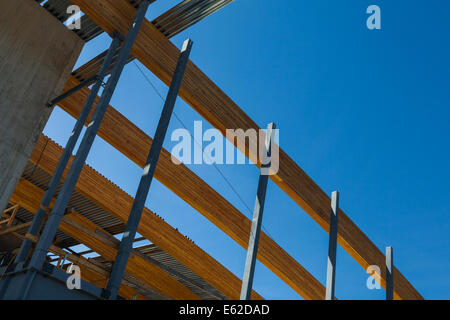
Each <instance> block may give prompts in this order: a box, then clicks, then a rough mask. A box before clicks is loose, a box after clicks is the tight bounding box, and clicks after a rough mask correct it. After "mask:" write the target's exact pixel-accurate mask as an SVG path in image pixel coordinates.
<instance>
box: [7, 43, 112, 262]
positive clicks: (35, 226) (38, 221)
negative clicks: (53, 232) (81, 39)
mask: <svg viewBox="0 0 450 320" xmlns="http://www.w3.org/2000/svg"><path fill="white" fill-rule="evenodd" d="M119 46H120V39H119V37H118V36H115V37H114V38H113V40H112V42H111V45H110V48H109V49H108V53H107V54H106V58H105V61H104V62H103V65H102V67H101V69H100V71H99V73H98V75H96V76H95V78H96V80H95V84H94V85H93V86H92V89H91V92H90V93H89V95H88V97H87V100H86V103H85V104H84V107H83V110H82V111H81V113H80V116H79V117H78V119H77V122H76V123H75V126H74V128H73V131H72V133H71V135H70V137H69V140H68V141H67V144H66V147H65V148H64V152H63V153H62V155H61V158H60V159H59V161H58V166H57V167H56V170H55V171H54V172H53V175H52V179H51V180H50V184H49V187H48V190H47V191H46V192H45V194H44V197H43V198H42V200H41V205H40V206H39V208H38V210H37V212H36V214H35V216H34V218H33V222H32V224H31V226H30V228H29V229H28V233H29V234H31V235H34V236H35V235H37V233H38V232H39V230H40V228H41V226H42V222H43V220H44V218H45V215H46V212H45V210H47V208H48V206H49V205H50V202H51V200H52V198H53V196H54V195H55V192H56V188H57V187H58V185H59V183H60V181H61V176H62V174H63V172H64V170H65V169H66V166H67V163H68V162H69V158H70V156H71V155H72V151H73V149H74V148H75V144H76V143H77V141H78V138H79V137H80V134H81V130H82V129H83V126H84V123H85V122H86V120H87V117H88V116H89V114H90V113H91V110H92V107H93V105H94V102H95V98H97V94H98V92H99V90H100V86H101V85H102V83H103V78H104V77H105V74H106V71H107V70H108V68H109V65H110V64H111V61H112V57H113V54H114V52H115V51H116V49H117V48H118V47H119ZM83 87H84V86H83ZM83 87H81V88H83ZM75 88H76V87H75ZM81 88H79V89H81ZM69 91H70V90H69ZM77 91H78V90H77ZM75 92H76V91H75ZM60 101H62V100H60ZM30 249H31V242H30V241H29V240H27V239H25V240H24V241H23V242H22V245H21V246H20V250H19V253H18V254H17V257H16V259H15V263H16V264H17V268H20V267H19V264H21V263H23V262H24V261H25V258H26V257H27V256H28V253H29V252H30Z"/></svg>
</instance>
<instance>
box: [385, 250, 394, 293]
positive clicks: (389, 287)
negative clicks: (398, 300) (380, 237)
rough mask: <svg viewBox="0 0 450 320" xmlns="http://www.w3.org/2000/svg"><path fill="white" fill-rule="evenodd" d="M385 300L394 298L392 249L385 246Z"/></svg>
mask: <svg viewBox="0 0 450 320" xmlns="http://www.w3.org/2000/svg"><path fill="white" fill-rule="evenodd" d="M386 300H394V249H393V248H392V247H386Z"/></svg>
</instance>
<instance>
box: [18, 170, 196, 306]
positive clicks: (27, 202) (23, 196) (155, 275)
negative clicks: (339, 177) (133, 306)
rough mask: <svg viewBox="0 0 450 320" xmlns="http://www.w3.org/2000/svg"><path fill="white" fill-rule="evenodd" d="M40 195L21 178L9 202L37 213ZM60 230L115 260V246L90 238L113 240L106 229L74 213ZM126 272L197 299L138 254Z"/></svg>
mask: <svg viewBox="0 0 450 320" xmlns="http://www.w3.org/2000/svg"><path fill="white" fill-rule="evenodd" d="M43 195H44V191H43V190H42V189H40V188H39V187H37V186H35V185H33V184H32V183H31V182H29V181H27V180H25V179H21V180H20V181H19V183H18V184H17V187H16V190H15V191H14V193H13V196H12V197H11V202H13V203H17V204H19V205H20V206H21V207H23V208H25V209H26V210H28V211H30V212H36V210H37V208H38V207H39V199H41V198H42V196H43ZM54 203H55V201H52V203H51V205H53V204H54ZM59 228H60V230H61V231H62V232H64V233H66V234H68V235H69V236H71V237H73V238H74V239H76V240H77V241H79V242H80V243H83V244H84V245H85V246H87V247H89V248H91V249H93V250H94V251H95V252H97V253H98V254H100V255H101V256H103V257H104V258H105V259H107V260H109V261H114V258H115V256H116V254H117V245H116V243H112V242H108V241H107V240H105V241H101V240H100V239H99V238H96V237H93V236H92V232H94V233H100V234H105V235H107V236H109V237H112V235H109V234H108V233H107V232H106V231H105V230H103V229H101V228H99V227H98V226H97V225H95V224H94V223H93V222H91V221H90V220H88V219H86V218H85V217H83V216H82V215H81V214H79V213H77V212H76V211H74V212H72V213H69V214H67V215H65V216H64V217H63V218H62V221H61V223H60V225H59ZM126 271H127V273H129V274H130V275H132V276H133V277H135V278H137V279H139V280H140V281H142V282H143V283H144V284H146V285H148V286H150V287H151V288H154V289H155V290H156V291H158V292H161V293H162V294H164V295H166V296H168V297H171V298H173V299H188V300H191V299H193V300H198V299H199V297H198V296H197V295H196V294H194V293H193V292H192V291H190V290H189V289H188V288H186V287H185V286H184V285H182V284H181V283H180V282H179V281H177V280H175V279H173V278H172V277H171V276H170V275H169V274H167V272H166V271H165V270H162V269H161V268H159V267H158V266H156V265H154V264H152V263H150V262H148V261H146V260H145V259H143V258H142V257H140V256H139V255H133V257H131V258H130V259H129V261H128V264H127V269H126Z"/></svg>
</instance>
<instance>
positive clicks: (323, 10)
mask: <svg viewBox="0 0 450 320" xmlns="http://www.w3.org/2000/svg"><path fill="white" fill-rule="evenodd" d="M174 3H176V2H175V1H157V2H156V4H154V5H152V6H151V7H150V9H149V12H148V18H154V17H156V16H158V15H159V14H160V13H161V12H163V10H164V9H167V8H168V7H169V6H171V5H173V4H174ZM371 4H377V5H379V6H380V8H381V13H382V30H375V31H369V30H368V29H367V28H366V19H367V17H368V15H367V14H366V13H365V11H366V8H367V7H368V6H369V5H371ZM449 12H450V2H448V1H445V0H434V1H425V0H417V1H413V0H408V1H406V0H396V1H381V0H372V1H365V0H343V1H330V0H315V1H304V0H301V1H292V0H290V1H288V0H279V1H270V0H258V1H250V0H236V1H235V2H234V3H232V4H231V5H229V6H228V7H226V8H225V9H223V10H222V11H220V12H218V13H216V14H214V15H213V16H211V17H209V18H207V19H206V20H204V21H202V22H201V23H199V24H197V25H195V26H194V27H192V28H190V29H189V30H187V31H185V32H183V33H182V34H180V35H178V36H176V37H175V38H174V39H172V41H173V42H174V43H175V44H176V45H177V46H179V47H180V46H181V43H182V41H183V40H184V39H185V38H187V37H190V38H191V39H193V40H194V47H193V50H192V54H191V58H192V60H193V61H194V62H195V63H196V64H197V65H198V66H199V67H200V68H201V69H202V70H203V71H204V72H205V73H206V74H207V75H208V76H209V77H210V78H211V79H212V80H213V81H215V82H216V83H217V84H218V85H219V86H220V87H221V88H222V89H223V90H224V91H225V93H227V94H228V95H229V96H230V97H231V98H232V99H233V100H234V101H235V102H236V103H237V104H238V105H239V106H240V107H241V108H243V110H245V111H246V112H247V114H249V115H250V116H251V117H252V118H253V120H254V121H256V123H257V124H258V125H259V126H261V127H265V126H266V125H267V123H268V122H271V121H274V122H275V123H276V124H277V126H278V128H279V129H280V144H281V146H282V148H283V149H284V150H285V151H286V152H287V153H288V154H289V155H290V156H291V157H292V158H293V159H294V160H295V161H296V162H297V163H298V164H299V165H300V166H301V167H302V168H303V169H304V170H305V171H306V172H307V173H308V174H309V175H310V176H311V177H312V178H313V179H314V180H315V181H316V182H317V183H318V184H319V185H320V186H321V187H322V188H323V189H324V191H325V192H327V193H328V194H329V193H331V191H333V190H335V189H338V190H339V191H340V192H341V208H342V209H343V210H344V211H345V212H346V213H347V214H348V215H349V216H350V217H351V218H352V219H353V221H354V222H355V223H356V224H357V225H358V226H359V227H360V228H361V229H362V230H363V231H364V232H365V233H366V234H367V235H368V236H369V238H370V239H371V240H372V241H373V242H374V243H375V244H376V245H377V246H378V247H379V248H380V249H381V250H382V251H383V252H384V247H385V246H387V245H392V246H393V247H394V250H395V251H394V253H395V257H394V262H395V264H396V266H397V267H398V268H399V269H400V271H401V272H402V273H403V274H404V275H405V276H406V277H407V278H408V279H409V280H410V282H411V283H412V284H413V285H414V286H415V287H416V288H417V289H418V290H419V292H420V293H421V294H422V295H423V296H424V297H425V298H427V299H449V298H450V277H449V276H448V270H449V269H450V258H449V256H450V241H449V235H448V232H449V227H450V218H449V210H450V197H449V194H450V188H449V183H448V181H449V180H450V169H449V163H450V151H449V148H448V145H449V143H448V142H449V138H450V130H449V127H448V122H449V120H448V119H449V116H450V111H449V99H450V94H449V88H450V60H449V56H450V45H449V41H448V35H449V24H448V15H449ZM108 43H109V39H108V37H107V36H105V35H103V36H101V37H99V38H98V39H96V40H94V41H92V42H90V43H89V44H88V45H87V46H86V47H85V49H84V50H83V53H82V56H81V58H80V61H79V63H78V64H77V65H80V64H82V63H84V62H86V61H87V60H88V59H91V58H92V57H94V56H95V55H96V54H98V53H99V52H101V51H102V50H104V49H105V48H106V47H107V46H108ZM145 72H146V74H147V76H148V77H150V79H152V81H153V83H154V84H155V85H156V86H157V88H158V90H159V91H160V92H161V93H162V94H164V95H165V93H166V92H167V87H166V86H165V85H164V84H162V83H161V82H159V80H157V79H156V78H155V77H154V76H153V75H152V74H151V73H150V72H149V71H148V70H146V69H145ZM112 105H113V106H114V107H115V108H117V109H118V110H119V111H120V112H122V113H123V114H124V115H125V116H127V117H128V118H129V119H130V120H131V121H133V122H134V123H135V124H136V125H138V126H139V128H141V129H142V130H144V131H145V132H146V133H148V134H149V135H150V136H153V135H154V131H155V128H156V123H157V121H158V119H159V115H160V111H161V108H162V101H161V99H160V98H159V97H158V96H157V95H156V93H155V92H154V91H153V89H152V88H151V87H150V86H149V85H148V83H147V82H145V80H144V78H143V77H142V75H141V74H140V73H139V71H138V69H137V68H136V65H135V64H134V63H131V64H129V65H128V66H127V67H126V68H125V71H124V74H123V76H122V78H121V81H120V83H119V86H118V88H117V90H116V93H115V95H114V97H113V99H112ZM175 112H176V113H177V115H178V116H179V117H181V118H182V119H183V122H184V123H185V124H186V125H187V126H188V128H190V129H192V128H193V121H194V120H202V118H201V117H200V116H199V115H198V114H197V113H196V112H195V111H194V110H193V109H192V108H191V107H189V106H188V105H187V104H185V103H184V101H182V100H181V99H178V101H177V105H176V108H175ZM73 124H74V120H73V119H72V118H71V117H70V116H68V115H67V114H65V113H64V112H63V111H61V110H60V109H55V111H54V112H53V114H52V116H51V119H50V121H49V123H48V125H47V126H46V128H45V133H46V134H47V135H49V136H50V137H52V138H53V139H54V140H56V141H57V142H58V143H60V144H63V145H64V144H65V142H66V140H67V138H68V135H69V133H70V131H71V128H72V126H73ZM203 126H204V128H208V127H210V126H209V124H207V123H206V122H205V121H204V123H203ZM176 128H181V124H180V123H179V122H178V121H177V120H176V119H175V118H173V119H172V121H171V126H170V129H169V133H170V132H171V130H173V129H176ZM168 140H169V139H166V142H165V147H166V148H167V149H169V150H170V149H171V147H172V146H173V145H174V143H171V142H170V141H168ZM87 162H88V163H89V164H90V165H92V166H93V167H94V168H96V169H97V170H99V171H100V172H101V173H102V174H104V175H105V176H107V177H108V178H109V179H111V180H112V181H113V182H115V183H116V184H118V185H119V186H120V187H121V188H123V189H124V190H125V191H127V192H128V193H129V194H131V195H134V194H135V191H136V189H137V185H138V182H139V178H140V175H141V169H140V168H138V167H137V166H136V165H135V164H134V163H132V162H131V161H130V160H128V159H127V158H125V157H124V156H122V155H121V154H120V153H119V152H118V151H116V150H114V149H113V148H112V147H111V146H109V145H108V144H107V143H105V142H104V141H103V140H102V139H100V138H97V139H96V141H95V143H94V147H93V149H92V151H91V153H90V155H89V158H88V161H87ZM189 167H190V168H191V169H192V170H193V171H194V172H196V173H197V174H198V175H200V177H202V178H203V179H204V180H205V181H206V182H208V183H209V184H210V185H211V186H212V187H214V188H215V189H216V190H217V191H218V192H220V194H221V195H223V196H224V197H225V198H226V199H227V200H229V201H230V202H231V203H232V204H233V205H235V206H236V207H237V208H239V209H240V210H241V212H243V213H244V214H246V215H247V216H248V217H250V216H251V214H250V212H248V210H247V209H246V207H245V205H244V204H243V203H242V202H241V201H240V199H239V198H238V197H237V196H236V195H235V194H234V193H233V191H232V190H231V189H230V187H229V186H228V185H227V183H226V182H225V181H224V180H223V179H222V178H221V177H220V175H219V174H218V172H217V171H216V170H215V169H214V168H213V167H211V166H207V165H203V166H199V165H191V166H189ZM220 170H221V171H222V172H223V173H224V174H225V175H226V176H227V178H228V179H229V181H230V183H232V185H233V186H234V187H235V188H236V189H237V190H238V191H239V192H240V194H241V196H242V198H243V199H244V201H245V202H246V205H247V206H249V207H250V208H253V205H254V200H255V194H256V187H257V179H258V170H257V169H256V168H255V167H254V166H250V165H247V166H236V165H235V166H230V165H228V166H226V165H222V166H220ZM147 207H149V208H150V209H152V210H153V211H155V212H156V213H158V214H159V215H161V216H163V217H164V218H165V219H166V221H168V222H169V223H170V224H171V225H173V226H174V227H177V228H178V229H179V230H180V231H181V232H182V233H184V234H186V235H187V236H189V237H190V238H191V239H193V240H194V241H195V242H196V243H197V244H199V245H200V246H201V247H202V248H203V249H204V250H205V251H207V252H208V253H209V254H210V255H212V256H213V257H214V258H216V259H217V260H218V261H220V262H221V263H222V264H223V265H225V266H226V267H227V268H229V269H230V270H231V271H232V272H233V273H235V274H236V275H237V276H239V277H242V273H243V269H244V260H245V251H244V249H242V248H241V247H240V246H238V245H237V244H236V243H235V242H234V241H233V240H231V239H230V238H229V237H228V236H226V235H225V234H224V233H222V232H221V231H220V230H219V229H218V228H217V227H215V226H214V225H213V224H212V223H210V222H209V221H208V220H207V219H206V218H204V217H203V216H202V215H201V214H199V213H198V212H196V211H195V210H194V209H193V208H191V207H190V206H189V205H188V204H187V203H185V202H184V201H183V200H181V199H180V198H178V197H177V196H175V195H174V194H173V193H172V192H171V191H169V190H168V189H167V188H165V187H164V186H163V185H161V184H160V183H159V182H158V181H156V180H154V182H153V185H152V187H151V190H150V195H149V197H148V199H147ZM263 225H264V228H265V230H266V231H268V232H269V233H270V235H271V236H272V237H273V238H274V239H275V240H276V241H277V242H278V243H279V244H280V245H281V246H282V247H283V248H284V249H285V250H286V251H287V252H288V253H289V254H291V255H292V256H293V257H294V258H295V259H297V261H299V262H300V263H301V264H302V265H303V266H305V267H306V268H307V269H308V270H309V271H310V272H311V273H312V274H313V275H314V276H315V277H316V278H317V279H319V280H320V281H321V282H322V283H325V277H326V276H325V272H326V255H327V246H328V234H327V233H326V232H325V231H324V230H322V229H321V228H320V227H319V226H318V225H317V224H316V223H315V222H314V221H313V220H312V219H311V218H310V217H309V216H308V215H307V214H306V213H304V212H303V210H302V209H301V208H300V207H299V206H298V205H296V204H295V203H294V202H293V201H292V200H291V199H290V198H289V197H288V196H287V195H286V194H284V193H283V192H282V191H281V190H280V189H279V188H278V187H277V186H276V185H274V184H273V183H269V188H268V195H267V199H266V208H265V212H264V222H263ZM337 260H338V263H337V283H336V286H337V287H336V296H337V297H338V298H340V299H383V298H384V294H385V293H384V290H372V291H371V290H368V289H367V288H366V286H365V283H366V279H367V274H366V273H365V271H364V270H363V269H362V268H361V267H360V266H359V265H358V264H357V263H356V262H355V261H354V260H353V259H352V258H351V257H350V256H349V255H348V254H347V253H346V252H345V251H344V250H342V249H341V248H339V249H338V257H337ZM254 288H255V289H256V290H257V291H258V292H259V293H261V294H262V295H263V296H264V297H265V298H272V299H300V296H299V295H298V294H297V293H295V292H294V291H293V290H292V289H291V288H290V287H289V286H287V285H286V284H284V283H283V282H282V281H281V280H280V279H279V278H278V277H277V276H275V275H274V274H273V273H272V272H271V271H270V270H268V269H267V268H266V267H265V266H263V265H262V264H260V263H258V265H257V268H256V277H255V283H254Z"/></svg>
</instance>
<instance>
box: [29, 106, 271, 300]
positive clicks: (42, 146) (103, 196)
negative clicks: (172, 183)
mask: <svg viewBox="0 0 450 320" xmlns="http://www.w3.org/2000/svg"><path fill="white" fill-rule="evenodd" d="M110 108H111V107H109V108H108V110H110ZM107 115H108V112H107ZM105 118H107V117H105ZM124 119H125V118H124ZM104 123H105V121H103V122H102V125H103V124H104ZM100 130H101V127H100ZM146 141H147V143H148V140H146ZM62 151H63V148H61V147H60V146H58V145H57V144H56V143H55V142H53V141H52V140H51V139H49V138H47V137H46V136H44V135H41V137H40V138H39V140H38V142H37V144H36V147H35V149H34V151H33V153H32V155H31V157H30V162H31V163H33V164H35V165H37V166H38V167H40V168H41V169H43V170H44V171H46V172H47V173H49V174H52V173H53V171H54V170H55V168H56V165H57V163H58V160H59V158H60V157H61V154H62ZM142 155H143V157H145V156H146V155H144V154H142ZM72 159H73V157H71V160H70V161H69V164H68V166H67V167H68V168H69V167H70V164H71V162H72ZM144 160H145V159H144ZM144 160H143V161H144ZM160 161H161V160H160ZM66 174H67V170H66V171H65V172H64V174H63V179H64V178H65V176H66ZM75 190H76V191H77V192H79V193H80V194H82V195H83V196H84V197H86V198H88V199H90V200H91V201H93V202H94V203H96V204H97V205H98V206H100V207H101V208H103V209H104V210H105V211H107V212H109V213H110V214H111V215H113V216H114V217H116V218H117V219H118V220H120V221H122V222H126V221H127V219H128V215H129V213H130V210H131V206H132V204H133V198H132V197H131V196H130V195H128V194H127V193H126V192H124V191H123V190H121V189H120V188H119V187H117V186H116V185H114V184H113V183H111V182H110V181H109V180H107V179H106V178H105V177H103V176H102V175H101V174H99V173H98V172H97V171H95V170H94V169H92V168H91V167H89V166H88V165H84V167H83V170H82V171H81V174H80V178H79V179H78V182H77V184H76V186H75ZM39 199H40V198H39ZM138 232H139V234H141V235H142V236H144V237H145V238H146V239H148V240H150V241H151V242H153V243H154V244H155V245H157V246H158V247H159V248H161V249H162V250H164V251H165V252H167V253H168V254H169V255H171V256H172V257H173V258H175V259H176V260H178V261H179V262H180V263H181V264H183V265H185V266H186V267H187V268H189V269H190V270H192V271H193V272H194V273H196V274H197V275H198V276H199V277H201V278H202V279H204V280H205V281H206V282H208V283H209V284H210V285H212V286H213V287H214V288H216V289H217V290H218V291H219V292H221V293H222V294H223V295H225V296H226V297H227V298H228V299H233V300H237V299H239V294H240V290H241V280H240V279H239V278H238V277H236V276H235V275H234V274H233V273H231V272H230V271H229V270H228V269H227V268H225V267H224V266H223V265H221V264H220V263H219V262H217V261H216V260H215V259H214V258H212V257H211V256H210V255H208V254H207V253H206V252H205V251H203V250H202V249H201V248H200V247H198V246H197V245H196V244H194V243H193V242H192V241H190V240H188V239H187V238H186V237H185V236H183V235H182V234H181V233H179V232H178V231H177V230H175V228H173V227H172V226H170V225H169V224H168V223H166V222H165V221H164V220H162V219H161V218H160V217H159V216H157V215H156V214H155V213H153V212H152V211H150V210H149V209H147V208H144V212H143V214H142V218H141V221H140V224H139V227H138ZM252 298H253V299H262V297H261V296H260V295H259V294H258V293H256V292H254V291H253V294H252Z"/></svg>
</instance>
